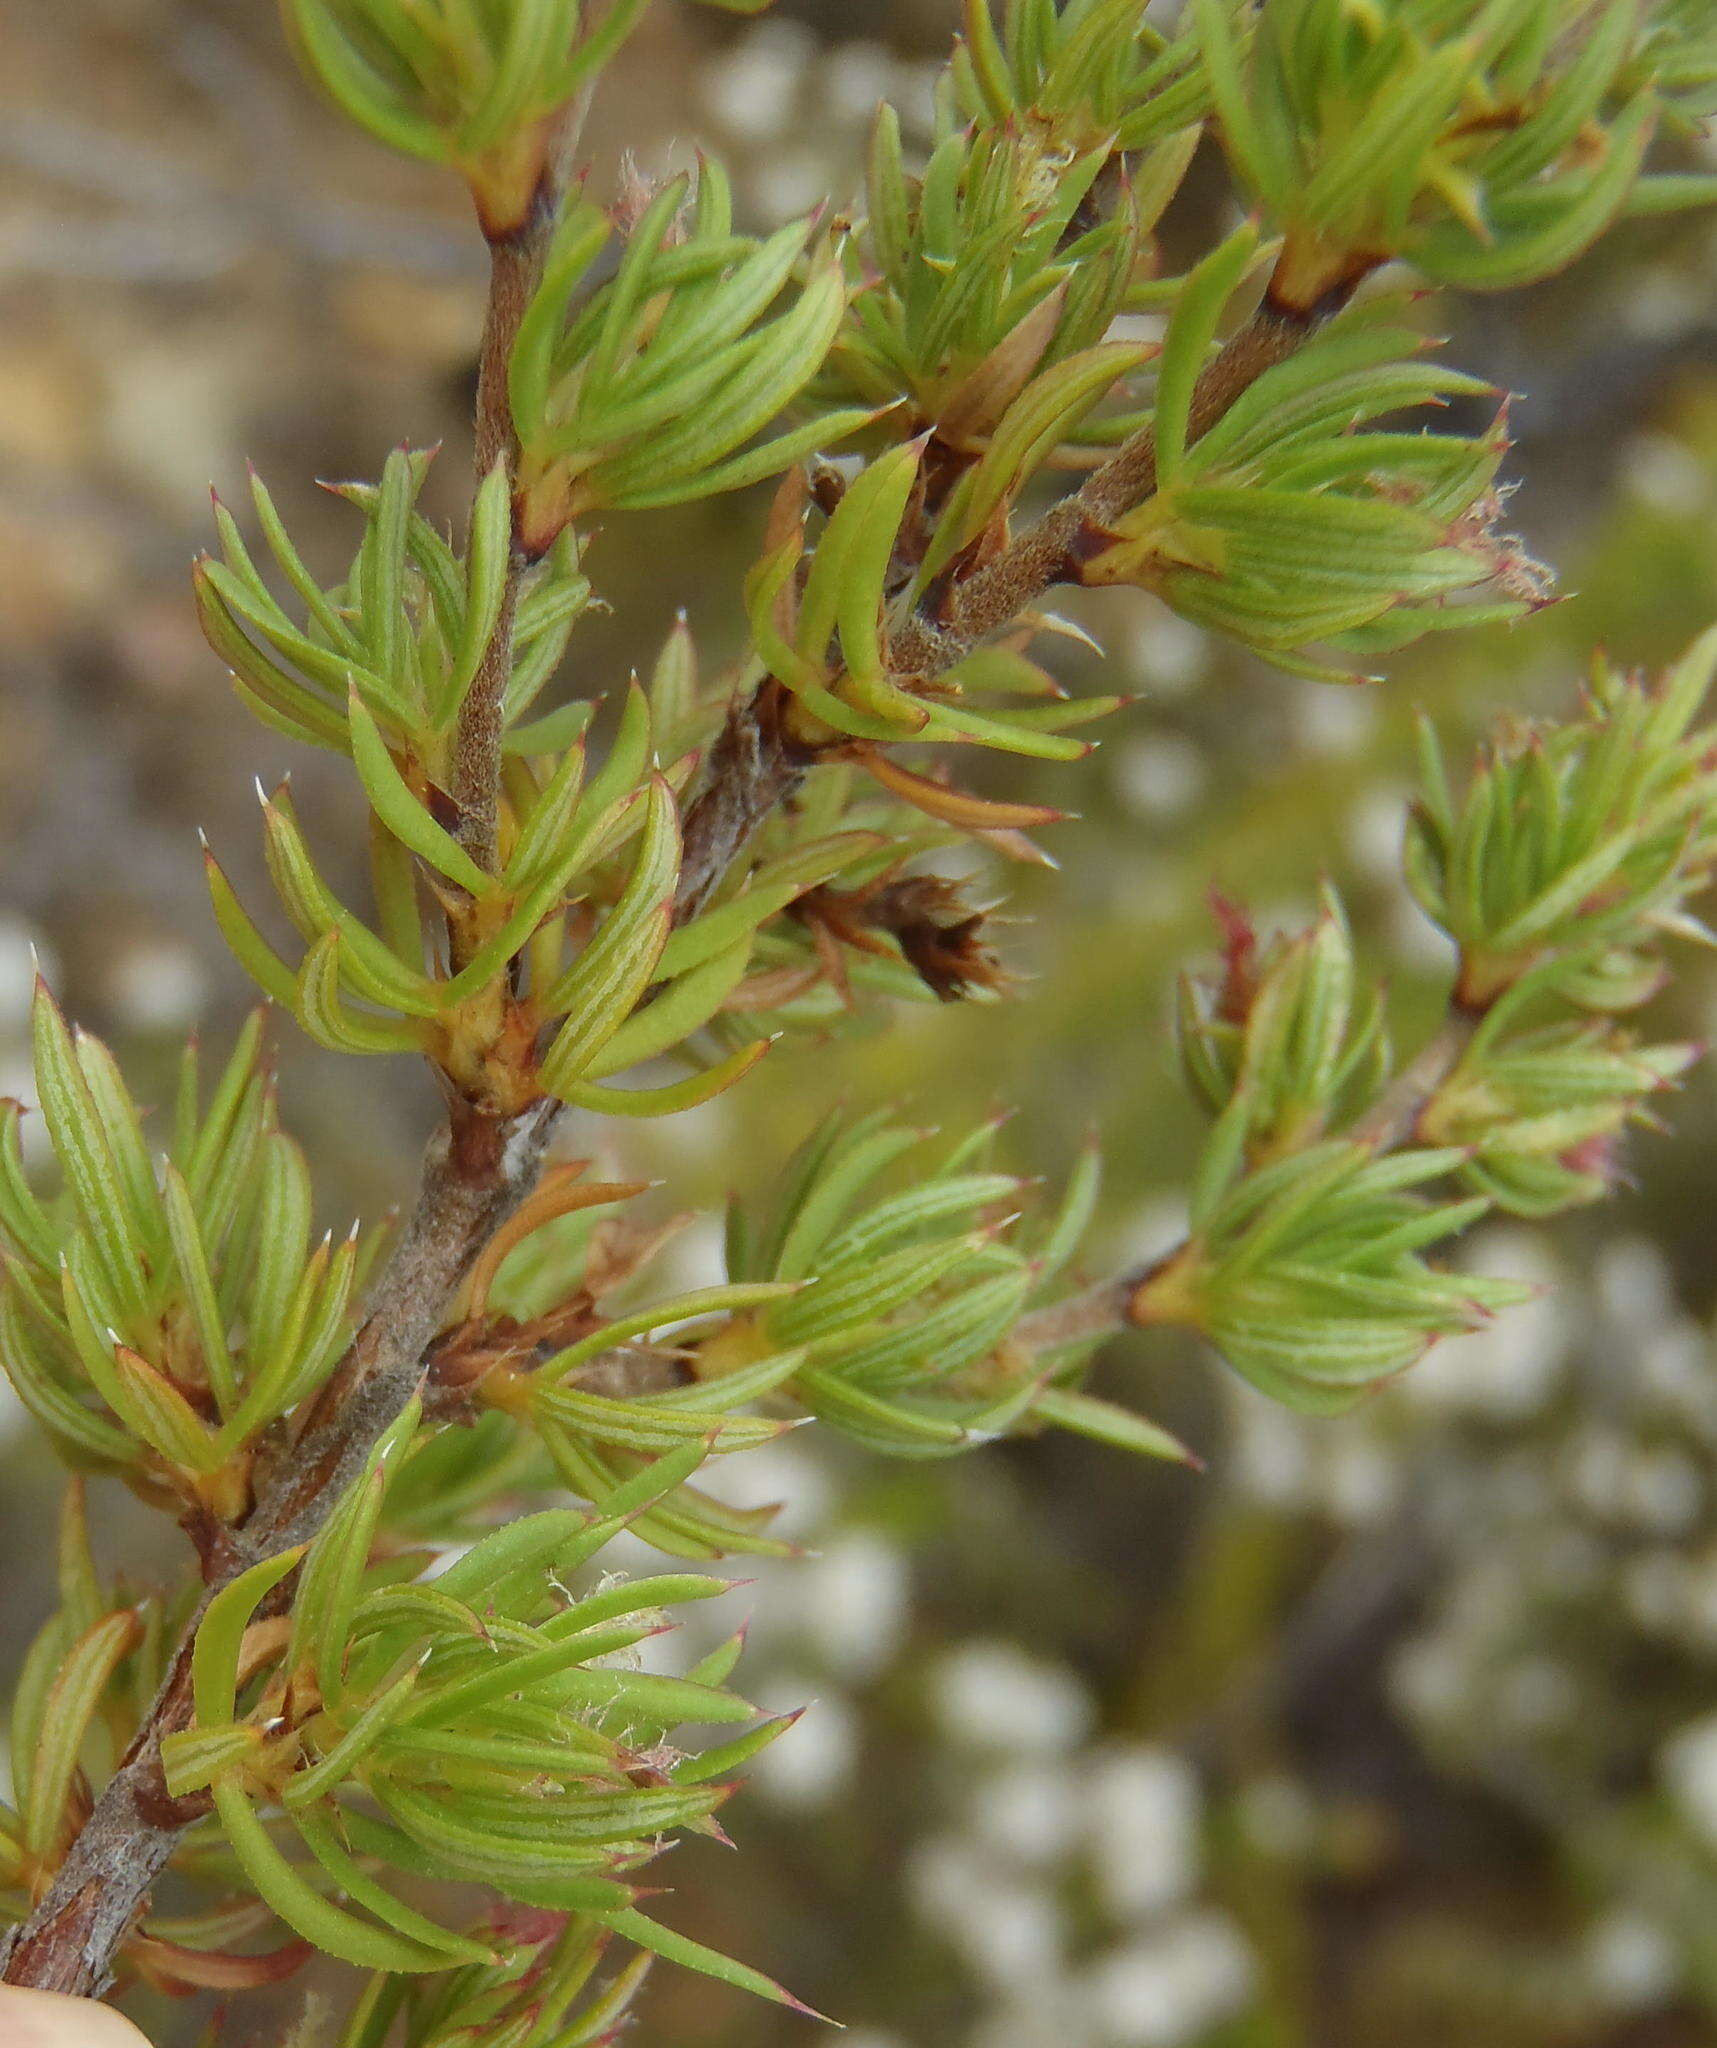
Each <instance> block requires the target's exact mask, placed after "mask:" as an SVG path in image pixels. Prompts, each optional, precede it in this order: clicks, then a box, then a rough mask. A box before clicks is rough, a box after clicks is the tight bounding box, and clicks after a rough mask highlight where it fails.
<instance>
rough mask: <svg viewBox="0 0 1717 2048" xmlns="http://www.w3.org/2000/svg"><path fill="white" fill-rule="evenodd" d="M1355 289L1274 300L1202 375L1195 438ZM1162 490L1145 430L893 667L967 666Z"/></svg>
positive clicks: (1073, 577) (949, 599) (892, 655)
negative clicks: (1304, 306) (1305, 304)
mask: <svg viewBox="0 0 1717 2048" xmlns="http://www.w3.org/2000/svg"><path fill="white" fill-rule="evenodd" d="M1357 285H1358V279H1357V278H1356V279H1355V280H1354V281H1353V283H1352V284H1349V285H1346V286H1344V287H1342V288H1341V289H1339V290H1337V291H1334V292H1331V293H1330V294H1328V296H1327V297H1326V298H1325V299H1324V300H1322V301H1320V303H1319V304H1318V305H1317V306H1315V307H1313V308H1312V309H1311V310H1309V311H1302V310H1300V309H1299V308H1297V307H1294V306H1291V305H1289V304H1287V303H1286V302H1285V301H1282V300H1280V299H1278V298H1276V297H1275V296H1274V295H1273V294H1271V293H1266V295H1265V298H1264V302H1263V304H1262V305H1261V306H1260V307H1259V308H1258V310H1257V312H1255V313H1254V314H1253V315H1252V317H1251V319H1250V320H1248V321H1247V322H1246V324H1245V325H1244V326H1243V327H1241V328H1239V329H1238V330H1237V331H1236V332H1235V333H1234V334H1233V335H1232V336H1231V337H1230V338H1229V340H1228V341H1227V343H1226V344H1225V345H1224V347H1223V349H1222V351H1221V353H1220V354H1219V355H1218V356H1217V357H1216V359H1215V361H1214V362H1212V363H1211V364H1210V365H1209V366H1208V367H1207V368H1206V370H1205V371H1204V374H1203V375H1202V376H1201V377H1200V378H1199V380H1198V384H1197V386H1196V388H1195V389H1194V392H1193V397H1192V408H1191V412H1190V414H1189V416H1188V420H1187V439H1188V441H1189V442H1192V441H1196V440H1198V439H1199V437H1200V436H1201V435H1203V434H1207V433H1208V432H1209V431H1210V429H1211V428H1212V427H1213V426H1215V424H1216V422H1217V421H1218V420H1219V419H1221V417H1222V416H1223V414H1224V413H1225V412H1227V410H1228V408H1229V407H1230V406H1231V405H1232V404H1233V403H1234V401H1235V400H1236V399H1237V398H1239V397H1240V395H1241V393H1242V392H1244V391H1246V390H1248V389H1249V388H1250V387H1251V386H1252V385H1253V384H1255V383H1256V382H1257V381H1258V379H1259V378H1260V377H1261V376H1263V374H1264V372H1265V371H1266V370H1270V369H1274V368H1275V366H1276V365H1277V364H1278V363H1284V362H1286V361H1287V360H1288V358H1289V357H1290V356H1291V355H1293V354H1294V352H1295V350H1297V349H1299V348H1300V347H1302V346H1303V345H1304V343H1305V342H1306V341H1308V340H1309V339H1310V338H1311V336H1312V335H1313V334H1315V333H1316V332H1317V330H1318V329H1319V328H1320V327H1321V326H1322V325H1323V323H1324V322H1325V321H1326V320H1328V319H1329V318H1330V317H1331V316H1332V315H1333V314H1335V313H1337V312H1339V311H1340V310H1341V308H1342V307H1343V306H1344V305H1346V304H1347V302H1348V300H1349V299H1350V298H1351V297H1352V296H1353V292H1354V290H1355V289H1356V288H1357ZM1156 483H1157V449H1156V436H1155V434H1154V433H1153V432H1152V430H1151V429H1150V428H1149V427H1142V428H1141V429H1140V430H1139V432H1138V433H1136V434H1135V435H1134V436H1133V437H1132V439H1131V440H1129V441H1125V442H1123V443H1122V445H1121V446H1120V447H1119V448H1118V449H1117V450H1116V451H1115V453H1114V454H1113V455H1111V456H1110V458H1109V460H1108V461H1107V462H1105V463H1104V464H1103V465H1102V466H1101V467H1100V468H1098V469H1095V470H1093V471H1092V472H1091V474H1090V476H1089V477H1087V478H1086V480H1085V482H1084V483H1083V484H1082V485H1081V486H1080V488H1079V489H1078V490H1077V491H1074V492H1072V493H1071V494H1070V495H1069V496H1068V497H1065V498H1063V499H1061V500H1060V502H1059V503H1057V504H1055V505H1052V506H1051V507H1050V509H1049V510H1048V511H1047V512H1046V513H1044V515H1043V516H1042V518H1040V519H1039V520H1038V521H1037V522H1036V523H1035V524H1034V525H1032V526H1028V527H1027V528H1026V530H1025V531H1024V532H1023V533H1022V534H1020V535H1019V536H1018V537H1017V538H1016V539H1015V540H1013V541H1011V542H1010V543H1009V544H1008V546H1007V547H1006V548H1004V549H1003V551H1002V553H1001V554H1000V555H998V556H997V557H996V559H995V560H994V561H993V562H990V563H989V564H987V565H986V566H985V567H984V568H982V569H979V570H977V571H976V572H975V573H974V574H972V575H970V576H966V577H963V578H960V579H958V580H957V581H955V582H954V583H953V584H952V585H950V586H949V588H948V589H947V590H946V591H945V592H944V593H943V595H942V599H941V603H940V611H939V616H936V617H930V616H926V615H925V614H923V613H920V614H919V615H918V616H917V617H915V618H913V619H911V620H909V621H908V622H907V624H906V625H905V626H904V627H902V629H901V630H900V631H899V632H898V633H896V634H895V635H894V637H893V639H892V641H891V642H890V644H889V663H890V666H891V667H892V668H893V669H894V671H895V672H896V674H898V675H902V676H906V675H918V676H937V675H941V674H943V673H944V672H945V671H946V670H948V669H950V668H952V667H953V666H954V665H955V663H956V662H959V661H962V660H964V659H965V657H966V656H967V655H968V654H970V653H971V651H972V649H973V648H974V647H976V646H977V645H978V643H979V642H980V641H982V640H985V639H987V638H988V637H989V636H990V635H991V634H992V633H999V632H1001V631H1002V630H1003V629H1004V628H1006V627H1008V626H1010V625H1011V624H1012V623H1013V622H1014V620H1015V619H1017V618H1018V617H1019V615H1020V614H1021V613H1022V612H1024V611H1029V610H1030V609H1031V607H1032V606H1033V605H1035V604H1036V603H1037V602H1038V601H1039V599H1041V598H1042V597H1043V595H1044V593H1045V592H1046V591H1048V590H1049V589H1051V588H1052V587H1053V586H1054V585H1055V584H1057V583H1068V582H1077V581H1078V578H1079V565H1080V562H1081V560H1082V559H1084V557H1085V556H1086V555H1087V554H1088V553H1089V552H1090V550H1091V548H1092V546H1093V544H1094V543H1096V542H1098V541H1099V539H1100V538H1101V537H1104V536H1106V534H1107V531H1108V529H1109V527H1110V526H1111V525H1112V524H1113V523H1114V521H1115V520H1117V519H1119V518H1120V517H1121V516H1122V515H1123V514H1124V513H1126V512H1128V511H1130V510H1131V509H1132V508H1133V507H1134V506H1135V505H1138V504H1142V503H1143V501H1144V500H1145V499H1146V498H1148V497H1149V496H1150V495H1151V493H1152V492H1153V491H1154V490H1155V489H1156Z"/></svg>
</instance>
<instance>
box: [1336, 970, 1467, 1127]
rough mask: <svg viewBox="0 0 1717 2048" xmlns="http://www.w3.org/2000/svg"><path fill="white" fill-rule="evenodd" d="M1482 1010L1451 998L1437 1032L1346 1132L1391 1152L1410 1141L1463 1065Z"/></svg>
mask: <svg viewBox="0 0 1717 2048" xmlns="http://www.w3.org/2000/svg"><path fill="white" fill-rule="evenodd" d="M1482 1016H1483V1012H1482V1011H1478V1010H1471V1009H1467V1008H1465V1007H1464V1006H1462V1005H1460V1004H1451V1005H1450V1008H1449V1014H1448V1016H1447V1017H1445V1018H1444V1020H1443V1023H1442V1025H1441V1027H1440V1028H1439V1030H1438V1031H1437V1033H1436V1036H1435V1037H1433V1038H1432V1039H1431V1040H1430V1041H1429V1042H1428V1043H1427V1044H1426V1045H1425V1047H1424V1048H1423V1050H1422V1051H1421V1052H1420V1053H1419V1054H1418V1056H1417V1057H1416V1058H1415V1059H1414V1060H1413V1061H1412V1062H1411V1064H1410V1065H1408V1066H1405V1067H1403V1068H1402V1070H1401V1072H1400V1073H1399V1074H1397V1075H1396V1077H1395V1079H1394V1080H1393V1081H1392V1082H1391V1083H1390V1084H1389V1086H1388V1088H1386V1089H1385V1090H1384V1092H1383V1094H1382V1095H1380V1096H1379V1097H1378V1099H1377V1101H1376V1102H1375V1103H1374V1104H1373V1105H1372V1107H1371V1108H1370V1109H1369V1110H1368V1111H1367V1112H1366V1114H1365V1115H1364V1116H1362V1117H1361V1118H1360V1120H1359V1121H1358V1123H1356V1124H1355V1125H1354V1126H1353V1128H1352V1130H1351V1131H1349V1132H1348V1134H1347V1135H1348V1137H1349V1138H1350V1139H1352V1141H1353V1142H1354V1143H1355V1144H1357V1145H1369V1146H1370V1147H1371V1149H1372V1150H1373V1151H1374V1152H1393V1151H1394V1150H1395V1148H1396V1147H1397V1146H1398V1145H1405V1144H1407V1143H1408V1142H1409V1141H1410V1140H1411V1139H1412V1138H1413V1137H1414V1135H1415V1134H1416V1132H1417V1130H1418V1127H1419V1119H1420V1118H1421V1117H1422V1116H1423V1115H1424V1114H1425V1111H1426V1108H1427V1107H1428V1106H1429V1104H1430V1102H1431V1100H1432V1098H1433V1097H1434V1096H1435V1095H1436V1094H1437V1092H1438V1090H1439V1089H1440V1088H1441V1087H1442V1086H1443V1084H1444V1082H1445V1081H1447V1080H1448V1078H1449V1076H1450V1075H1451V1074H1452V1073H1453V1072H1454V1071H1455V1069H1456V1067H1458V1066H1459V1065H1460V1063H1461V1059H1462V1056H1463V1055H1464V1054H1465V1052H1466V1050H1467V1047H1468V1046H1469V1045H1471V1044H1472V1042H1473V1033H1474V1032H1475V1031H1476V1030H1477V1029H1478V1027H1479V1024H1480V1022H1481V1020H1482Z"/></svg>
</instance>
